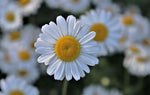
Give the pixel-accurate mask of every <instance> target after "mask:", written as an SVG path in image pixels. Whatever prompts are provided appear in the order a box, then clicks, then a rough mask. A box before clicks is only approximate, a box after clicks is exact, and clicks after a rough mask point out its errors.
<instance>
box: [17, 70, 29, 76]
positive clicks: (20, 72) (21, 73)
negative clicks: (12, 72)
mask: <svg viewBox="0 0 150 95" xmlns="http://www.w3.org/2000/svg"><path fill="white" fill-rule="evenodd" d="M18 74H19V75H20V76H26V75H27V74H28V72H27V71H26V70H21V71H19V72H18Z"/></svg>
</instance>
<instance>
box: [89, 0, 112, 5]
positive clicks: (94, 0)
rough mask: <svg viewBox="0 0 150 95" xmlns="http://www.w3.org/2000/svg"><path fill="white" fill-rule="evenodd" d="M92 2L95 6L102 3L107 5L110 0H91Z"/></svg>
mask: <svg viewBox="0 0 150 95" xmlns="http://www.w3.org/2000/svg"><path fill="white" fill-rule="evenodd" d="M91 1H92V3H93V4H94V5H96V6H103V5H107V4H108V3H110V2H111V1H112V0H91Z"/></svg>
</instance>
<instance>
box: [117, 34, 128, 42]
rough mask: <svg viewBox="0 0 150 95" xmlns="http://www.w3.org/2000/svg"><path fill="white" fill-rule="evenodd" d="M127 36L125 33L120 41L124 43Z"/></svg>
mask: <svg viewBox="0 0 150 95" xmlns="http://www.w3.org/2000/svg"><path fill="white" fill-rule="evenodd" d="M126 39H127V38H126V36H125V35H123V36H122V37H121V38H120V39H119V42H120V43H123V42H125V41H126Z"/></svg>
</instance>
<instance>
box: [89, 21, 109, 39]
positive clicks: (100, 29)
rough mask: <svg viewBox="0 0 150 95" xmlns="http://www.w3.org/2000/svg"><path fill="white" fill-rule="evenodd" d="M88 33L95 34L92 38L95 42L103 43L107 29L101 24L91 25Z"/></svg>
mask: <svg viewBox="0 0 150 95" xmlns="http://www.w3.org/2000/svg"><path fill="white" fill-rule="evenodd" d="M90 31H95V32H96V36H95V38H94V40H95V41H104V40H105V39H106V38H107V36H108V30H107V27H106V26H105V25H104V24H101V23H96V24H94V25H92V26H91V28H90Z"/></svg>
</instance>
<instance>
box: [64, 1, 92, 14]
mask: <svg viewBox="0 0 150 95" xmlns="http://www.w3.org/2000/svg"><path fill="white" fill-rule="evenodd" d="M89 5H90V0H64V1H63V4H62V5H61V6H62V8H63V9H64V10H66V11H68V12H71V13H81V12H83V11H85V10H86V9H87V8H88V7H89Z"/></svg>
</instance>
